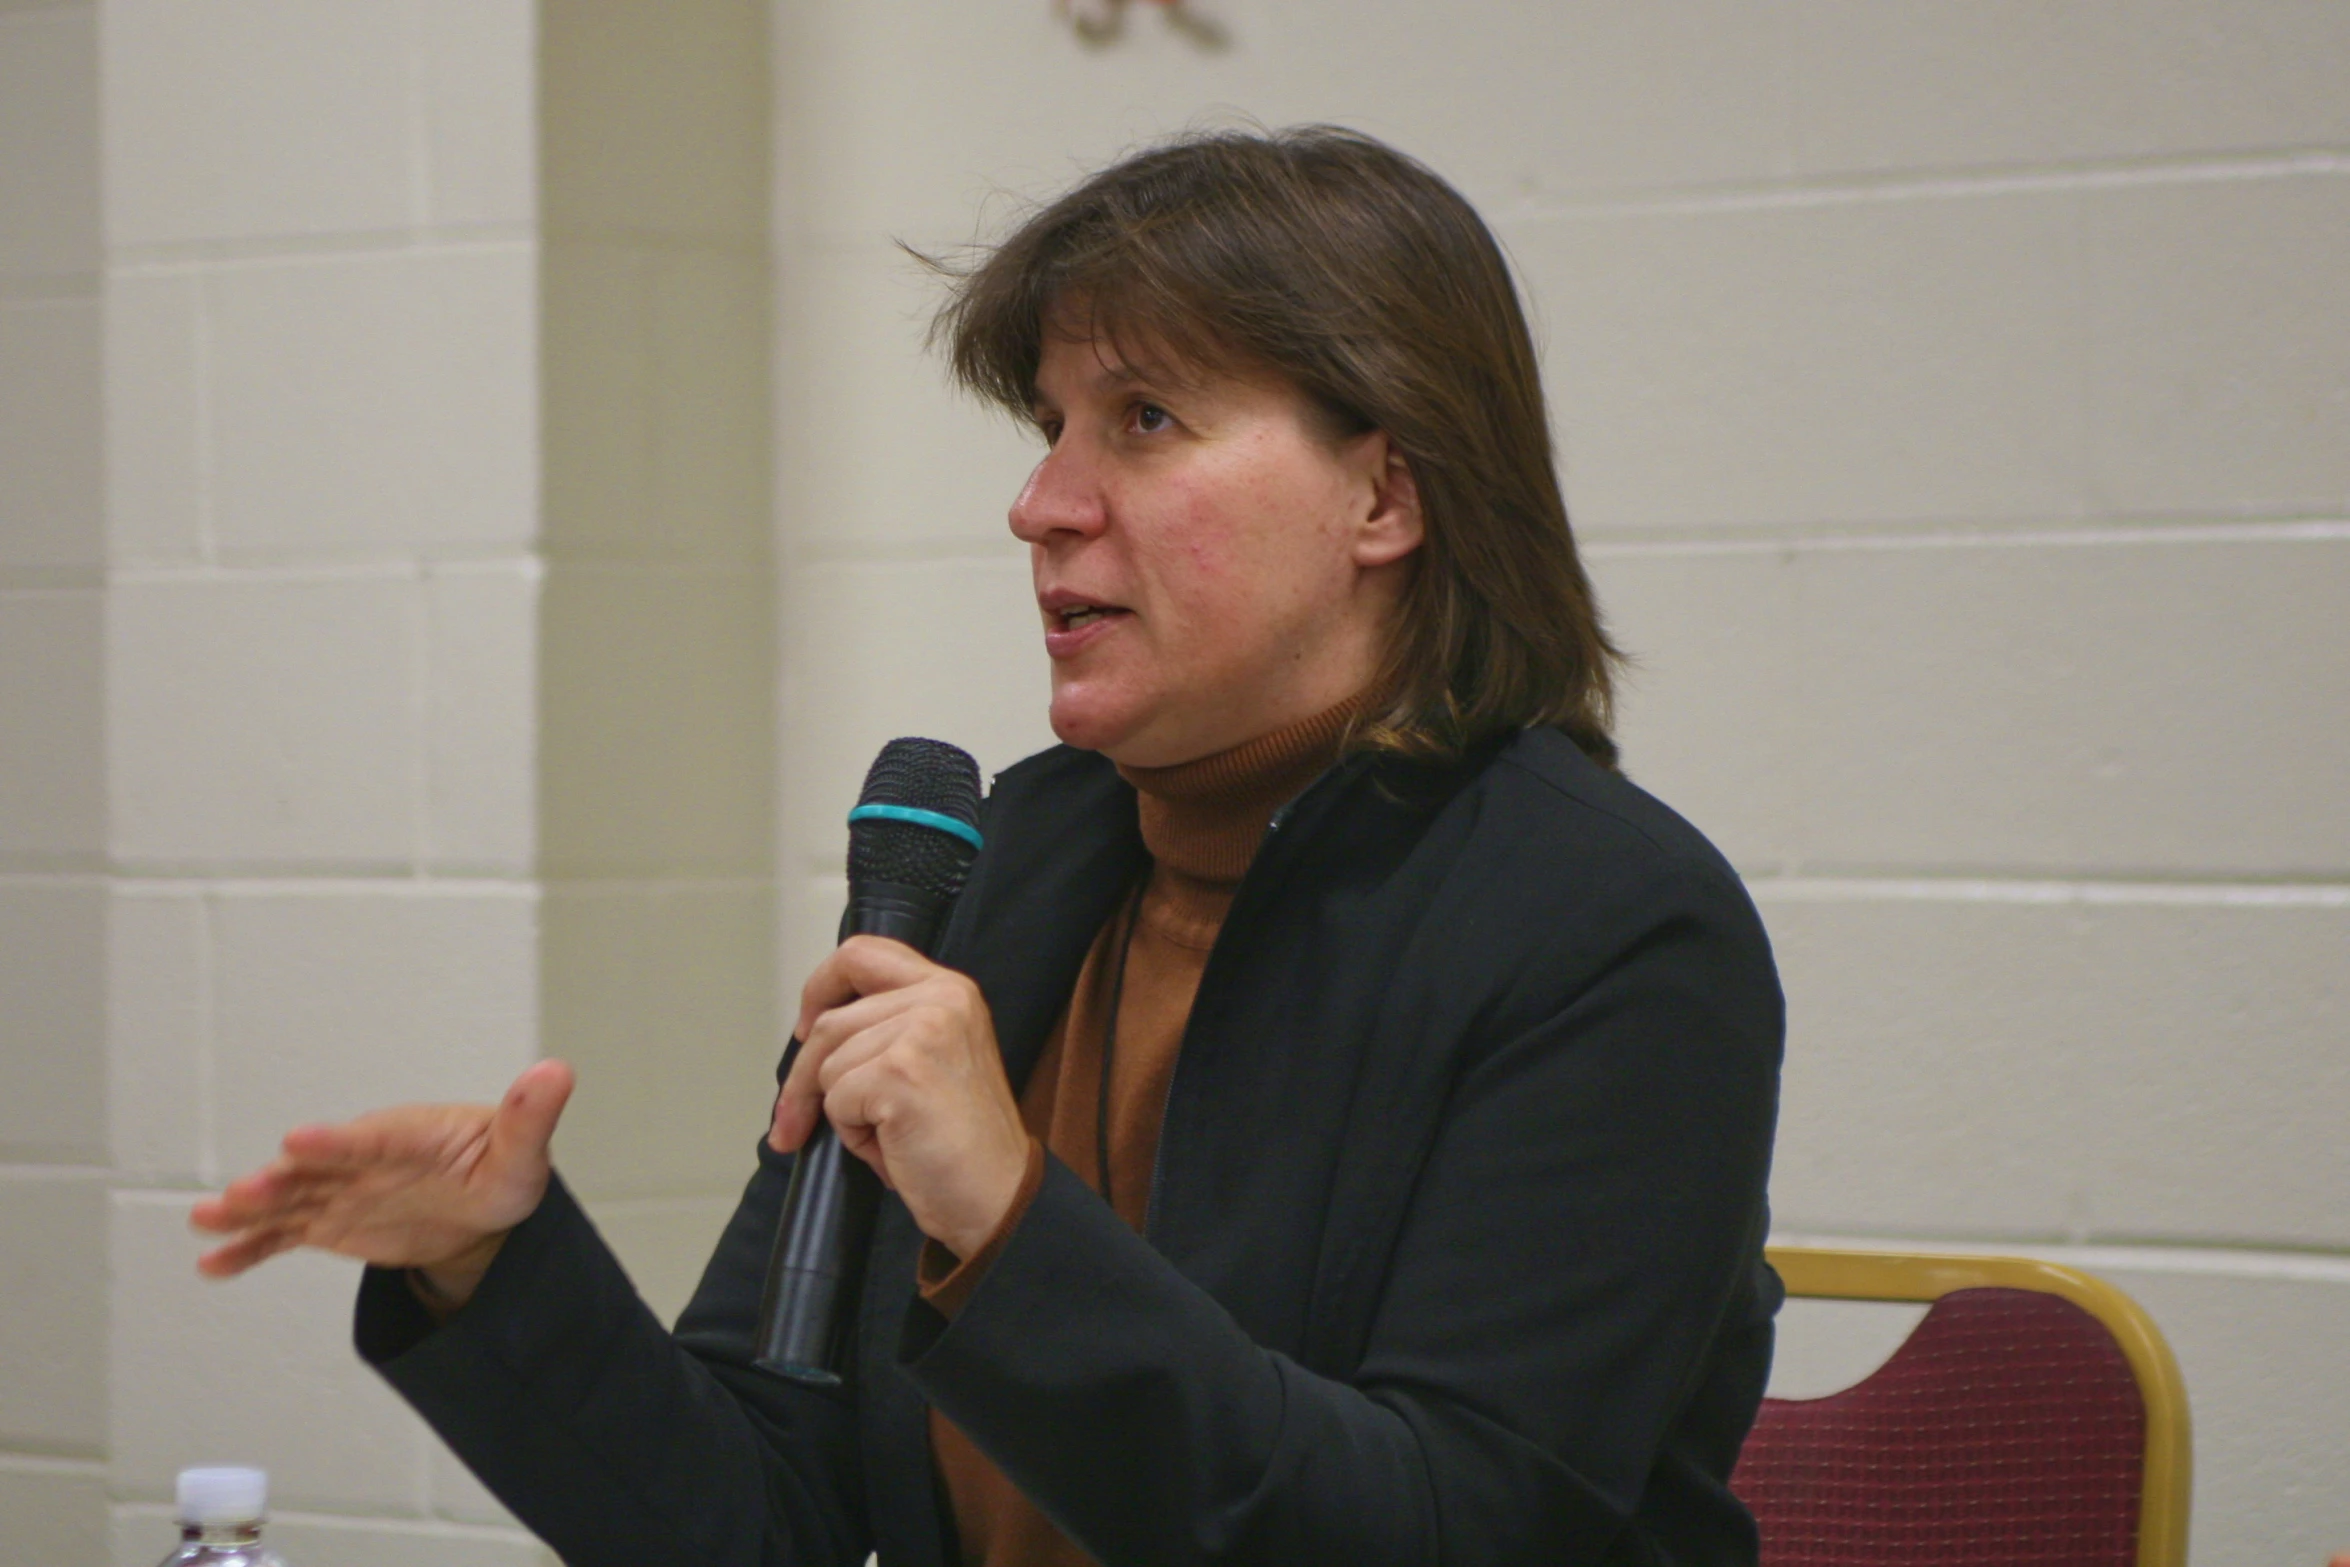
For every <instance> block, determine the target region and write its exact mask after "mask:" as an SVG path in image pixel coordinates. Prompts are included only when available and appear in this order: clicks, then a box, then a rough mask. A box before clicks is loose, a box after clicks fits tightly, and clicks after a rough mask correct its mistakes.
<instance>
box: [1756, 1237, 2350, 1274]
mask: <svg viewBox="0 0 2350 1567" xmlns="http://www.w3.org/2000/svg"><path fill="white" fill-rule="evenodd" d="M1771 1244H1772V1245H1774V1246H1821V1247H1855V1248H1859V1249H1863V1250H1872V1251H1873V1250H1891V1251H1947V1252H1953V1253H1956V1254H1958V1255H1961V1256H1970V1257H1996V1256H2015V1255H2022V1256H2028V1257H2036V1258H2038V1259H2040V1260H2042V1261H2044V1262H2058V1263H2065V1264H2069V1265H2070V1266H2073V1267H2077V1268H2081V1269H2084V1270H2086V1271H2088V1272H2092V1273H2094V1272H2098V1271H2100V1270H2105V1269H2110V1270H2113V1271H2116V1272H2132V1273H2167V1274H2175V1275H2182V1276H2185V1275H2195V1276H2202V1277H2208V1278H2237V1279H2270V1280H2282V1281H2290V1282H2296V1283H2311V1284H2343V1285H2350V1253H2342V1252H2329V1251H2314V1250H2312V1251H2300V1250H2288V1249H2284V1248H2281V1247H2275V1246H2249V1245H2248V1246H2242V1247H2235V1246H2213V1245H2209V1244H2196V1243H2190V1242H2181V1243H2179V1244H2176V1245H2172V1244H2166V1243H2162V1242H2155V1241H2128V1242H2106V1241H2095V1240H2090V1241H2052V1240H2043V1239H2037V1238H2034V1237H2030V1236H2016V1237H2013V1238H2010V1239H1997V1238H1994V1239H1989V1240H1986V1239H1984V1238H1982V1237H1981V1236H1970V1237H1968V1238H1966V1239H1964V1240H1954V1239H1950V1238H1946V1237H1942V1236H1918V1235H1903V1236H1893V1235H1887V1234H1885V1233H1884V1232H1882V1231H1872V1232H1870V1233H1869V1234H1866V1235H1837V1234H1829V1233H1826V1232H1822V1231H1815V1230H1790V1231H1784V1232H1774V1233H1773V1234H1772V1236H1771Z"/></svg>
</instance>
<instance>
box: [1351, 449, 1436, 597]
mask: <svg viewBox="0 0 2350 1567" xmlns="http://www.w3.org/2000/svg"><path fill="white" fill-rule="evenodd" d="M1364 440H1365V441H1366V442H1367V443H1369V449H1368V450H1366V451H1365V452H1364V453H1363V456H1364V457H1365V459H1366V460H1367V461H1368V462H1369V463H1370V465H1371V504H1370V510H1369V511H1368V513H1366V514H1365V515H1364V516H1363V518H1362V519H1361V520H1360V521H1358V522H1357V523H1356V524H1355V542H1354V560H1355V564H1356V565H1358V566H1361V567H1363V568H1365V569H1366V570H1367V569H1369V568H1371V567H1375V566H1388V565H1393V564H1394V563H1395V562H1397V561H1399V560H1402V559H1403V558H1404V557H1405V556H1406V555H1409V554H1410V553H1411V552H1412V551H1414V550H1416V549H1418V548H1419V547H1420V543H1421V540H1423V539H1424V538H1426V537H1427V532H1428V525H1427V521H1426V519H1425V518H1423V517H1422V516H1421V514H1420V485H1419V481H1418V480H1416V479H1414V478H1413V477H1412V465H1411V464H1410V463H1408V462H1406V461H1405V460H1404V455H1403V453H1402V452H1400V451H1398V450H1396V447H1395V442H1393V441H1392V440H1390V439H1388V436H1387V432H1386V431H1384V430H1374V431H1372V432H1371V433H1370V434H1369V435H1367V436H1365V437H1364Z"/></svg>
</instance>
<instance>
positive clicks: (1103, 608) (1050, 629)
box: [1036, 588, 1134, 658]
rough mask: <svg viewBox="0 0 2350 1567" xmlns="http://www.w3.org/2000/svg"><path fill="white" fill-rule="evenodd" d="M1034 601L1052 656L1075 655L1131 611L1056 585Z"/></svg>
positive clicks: (1047, 648)
mask: <svg viewBox="0 0 2350 1567" xmlns="http://www.w3.org/2000/svg"><path fill="white" fill-rule="evenodd" d="M1036 602H1037V607H1038V608H1039V609H1041V610H1043V611H1044V649H1045V652H1047V653H1048V654H1050V655H1051V656H1052V657H1054V658H1070V657H1074V656H1075V655H1076V654H1077V652H1078V651H1079V650H1080V649H1083V648H1086V647H1090V646H1091V645H1092V644H1093V643H1095V642H1097V641H1099V640H1100V639H1101V638H1102V637H1104V636H1106V635H1108V634H1109V633H1110V632H1112V631H1114V630H1115V629H1116V628H1117V627H1118V625H1119V623H1120V622H1122V621H1125V620H1127V619H1129V618H1131V617H1132V615H1133V613H1134V612H1133V611H1132V610H1130V609H1127V608H1126V607H1125V606H1124V605H1120V604H1105V603H1103V602H1102V601H1100V600H1099V599H1092V598H1087V597H1086V596H1085V595H1083V594H1081V593H1071V592H1067V591H1065V590H1062V589H1058V588H1056V589H1054V590H1052V591H1051V592H1048V593H1040V594H1038V595H1037V600H1036Z"/></svg>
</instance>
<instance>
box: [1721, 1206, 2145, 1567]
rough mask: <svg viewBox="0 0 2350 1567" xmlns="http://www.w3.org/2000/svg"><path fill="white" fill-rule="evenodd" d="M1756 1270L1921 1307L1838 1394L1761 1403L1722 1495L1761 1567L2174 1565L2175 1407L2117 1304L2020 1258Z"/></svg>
mask: <svg viewBox="0 0 2350 1567" xmlns="http://www.w3.org/2000/svg"><path fill="white" fill-rule="evenodd" d="M1769 1255H1770V1260H1771V1263H1772V1265H1773V1266H1774V1267H1776V1268H1777V1269H1778V1270H1779V1275H1780V1277H1781V1278H1782V1279H1784V1280H1785V1281H1786V1284H1787V1292H1788V1294H1790V1295H1794V1296H1815V1297H1824V1298H1829V1299H1837V1300H1882V1301H1930V1302H1932V1303H1933V1304H1932V1306H1931V1308H1930V1309H1929V1310H1928V1311H1927V1313H1926V1315H1925V1318H1924V1319H1923V1320H1922V1321H1920V1322H1919V1323H1918V1325H1917V1327H1916V1329H1915V1330H1914V1331H1913V1332H1912V1333H1911V1334H1910V1336H1909V1338H1908V1339H1907V1340H1906V1341H1905V1342H1904V1343H1903V1344H1902V1346H1901V1348H1900V1349H1898V1350H1896V1351H1895V1352H1894V1354H1893V1358H1892V1359H1890V1360H1888V1361H1887V1362H1886V1363H1885V1364H1884V1365H1883V1366H1881V1367H1879V1368H1878V1369H1877V1370H1876V1371H1875V1372H1874V1373H1872V1374H1871V1375H1870V1376H1868V1377H1867V1378H1866V1379H1864V1380H1863V1381H1861V1382H1860V1383H1858V1384H1857V1385H1855V1386H1853V1387H1849V1388H1846V1389H1845V1390H1844V1391H1842V1392H1840V1393H1834V1394H1830V1395H1829V1396H1828V1397H1826V1398H1812V1399H1779V1398H1771V1399H1765V1400H1764V1401H1763V1407H1762V1413H1761V1415H1760V1417H1759V1418H1758V1419H1757V1420H1756V1422H1755V1426H1754V1430H1753V1433H1752V1434H1751V1435H1749V1436H1748V1438H1747V1441H1746V1448H1745V1451H1744V1453H1743V1454H1742V1455H1741V1456H1740V1458H1739V1461H1738V1468H1737V1470H1736V1472H1735V1473H1734V1474H1733V1476H1732V1478H1731V1482H1730V1483H1731V1487H1732V1488H1733V1489H1734V1490H1736V1491H1737V1493H1738V1495H1739V1496H1740V1497H1741V1498H1742V1499H1743V1500H1744V1501H1745V1502H1746V1504H1747V1505H1748V1506H1749V1507H1751V1508H1752V1509H1753V1510H1754V1515H1755V1520H1756V1522H1757V1523H1758V1524H1759V1525H1760V1526H1761V1529H1762V1559H1763V1563H1764V1567H1896V1564H1905V1563H1913V1562H1914V1563H1920V1564H1932V1567H2057V1564H2059V1563H2062V1564H2064V1567H2183V1564H2184V1563H2185V1561H2186V1554H2187V1500H2188V1481H2189V1464H2190V1459H2189V1435H2188V1422H2187V1400H2186V1393H2185V1390H2184V1388H2183V1386H2182V1385H2181V1383H2180V1381H2179V1371H2178V1365H2177V1362H2175V1361H2174V1360H2173V1359H2172V1358H2171V1352H2170V1346H2169V1345H2167V1344H2165V1343H2164V1342H2163V1338H2162V1335H2161V1333H2160V1332H2159V1331H2157V1330H2156V1328H2155V1326H2154V1324H2153V1322H2152V1321H2151V1320H2150V1319H2149V1318H2148V1317H2147V1316H2146V1314H2145V1313H2144V1312H2143V1311H2141V1310H2140V1309H2139V1308H2138V1306H2137V1304H2136V1302H2134V1301H2132V1300H2131V1299H2130V1298H2129V1297H2128V1296H2126V1295H2124V1294H2123V1293H2122V1292H2121V1291H2120V1290H2117V1289H2115V1288H2114V1287H2113V1286H2112V1285H2110V1284H2107V1283H2105V1282H2104V1281H2103V1280H2101V1279H2096V1278H2092V1277H2091V1276H2089V1275H2088V1274H2086V1273H2081V1272H2077V1271H2075V1270H2074V1269H2071V1268H2064V1267H2058V1266H2056V1265H2055V1264H2053V1263H2046V1262H2034V1261H2029V1260H2027V1259H2024V1258H2020V1257H1962V1256H1945V1255H1935V1254H1924V1253H1901V1252H1874V1251H1839V1250H1825V1249H1815V1248H1810V1247H1792V1246H1778V1247H1772V1248H1771V1250H1770V1253H1769Z"/></svg>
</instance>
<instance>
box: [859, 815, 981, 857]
mask: <svg viewBox="0 0 2350 1567" xmlns="http://www.w3.org/2000/svg"><path fill="white" fill-rule="evenodd" d="M849 820H850V821H851V822H912V823H913V824H914V825H915V826H917V827H935V828H937V829H938V830H939V831H940V832H951V833H953V834H954V835H955V836H956V837H958V838H960V839H962V840H963V841H964V842H965V843H967V844H969V845H971V847H972V848H974V849H984V848H986V847H987V845H986V844H985V843H983V842H982V841H980V837H979V829H978V828H976V827H974V826H972V825H971V824H970V823H969V822H965V821H957V820H956V819H955V818H954V817H952V816H949V815H947V814H946V813H945V812H943V811H925V810H923V809H921V808H920V807H919V806H913V805H860V806H858V807H857V808H856V809H855V810H853V811H851V812H849Z"/></svg>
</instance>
